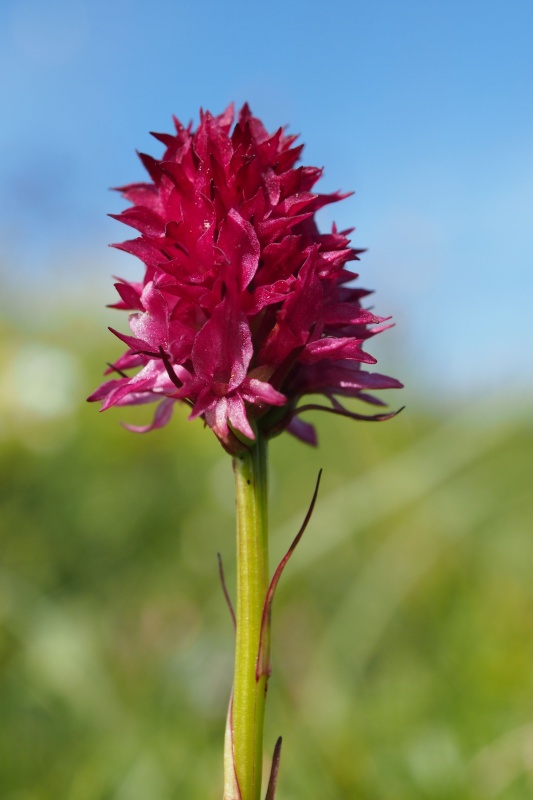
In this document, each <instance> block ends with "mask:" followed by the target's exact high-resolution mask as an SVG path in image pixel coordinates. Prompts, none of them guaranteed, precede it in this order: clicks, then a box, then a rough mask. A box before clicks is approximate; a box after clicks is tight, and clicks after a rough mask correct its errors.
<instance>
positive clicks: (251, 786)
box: [225, 435, 270, 800]
mask: <svg viewBox="0 0 533 800" xmlns="http://www.w3.org/2000/svg"><path fill="white" fill-rule="evenodd" d="M233 469H234V472H235V491H236V510H237V606H236V618H237V627H236V645H235V675H234V684H233V696H232V701H231V709H230V714H229V727H230V729H231V730H230V732H229V735H230V737H231V744H232V753H233V764H231V762H230V760H229V759H226V771H227V770H228V769H232V768H233V770H234V777H235V779H236V783H237V788H238V792H239V794H238V795H237V797H239V800H259V797H260V794H261V777H262V769H261V767H262V757H263V756H262V750H263V723H264V715H265V700H266V689H267V680H268V673H267V672H266V671H264V670H261V669H258V660H259V653H260V650H261V651H263V652H268V649H269V637H270V630H269V629H270V620H269V619H266V620H263V610H264V606H265V600H266V595H267V589H268V510H267V441H266V438H264V437H262V436H261V435H257V439H256V442H255V443H254V444H253V446H251V447H250V448H248V449H246V450H244V451H243V452H242V453H240V454H238V455H236V456H235V457H234V459H233ZM263 626H264V629H263V630H262V628H263ZM232 778H233V776H228V775H226V780H225V785H226V786H228V785H231V782H232ZM225 800H229V798H225Z"/></svg>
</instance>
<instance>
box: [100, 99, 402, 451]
mask: <svg viewBox="0 0 533 800" xmlns="http://www.w3.org/2000/svg"><path fill="white" fill-rule="evenodd" d="M174 122H175V126H176V135H171V134H154V135H155V137H156V138H157V139H159V140H160V141H161V142H163V144H164V145H165V147H166V151H165V153H164V156H163V158H162V159H161V160H160V161H157V160H155V159H153V158H151V157H150V156H146V155H141V160H142V162H143V164H144V166H145V167H146V169H147V171H148V173H149V175H150V178H151V181H150V182H149V183H136V184H131V185H129V186H125V187H123V188H122V189H120V191H121V192H122V194H123V196H124V197H125V198H126V199H127V200H129V201H130V202H131V203H132V204H133V205H132V207H131V208H129V209H127V210H126V211H124V212H123V213H122V214H119V215H118V216H116V219H118V220H120V221H121V222H124V223H126V224H127V225H130V226H131V227H133V228H135V229H136V230H138V231H139V232H140V234H141V235H140V237H139V238H137V239H133V240H130V241H127V242H124V243H123V244H120V245H116V246H117V247H119V248H120V249H122V250H125V251H126V252H128V253H132V254H133V255H135V256H137V257H138V258H140V259H141V261H142V262H143V263H144V265H145V268H146V272H145V276H144V280H143V282H142V283H130V282H128V281H122V280H121V281H120V282H119V283H117V284H115V286H116V288H117V291H118V293H119V295H120V301H119V302H117V303H116V304H115V306H114V307H115V308H121V309H129V310H132V311H133V312H134V313H133V314H131V316H130V328H131V332H132V334H133V336H126V335H124V334H122V333H118V332H117V331H113V333H115V334H116V336H118V337H119V338H120V339H122V341H124V342H125V343H126V344H127V346H128V350H127V351H126V353H125V354H124V355H123V356H122V357H121V358H119V359H118V361H117V362H116V363H115V364H113V365H112V367H111V368H110V369H109V370H108V372H114V373H115V374H117V375H118V376H119V377H118V378H114V379H112V380H109V381H107V382H106V383H104V384H103V385H102V386H101V387H100V388H99V389H98V390H97V391H96V392H95V393H94V394H93V395H91V397H90V398H89V400H102V401H103V403H102V410H103V409H106V408H109V406H113V405H118V406H123V405H137V404H140V403H148V402H152V401H157V400H159V401H161V402H160V404H159V406H158V408H157V410H156V413H155V417H154V420H153V422H152V424H151V425H149V426H146V427H143V428H134V427H133V426H129V427H130V428H131V429H133V430H137V431H140V432H144V431H147V430H152V429H153V428H158V427H161V426H162V425H164V424H165V423H166V422H168V420H169V418H170V415H171V413H172V408H173V405H174V402H175V401H177V400H181V401H184V402H186V403H188V404H189V405H190V406H191V408H192V411H191V415H190V418H191V419H194V418H196V417H201V418H202V419H204V421H205V423H206V424H207V425H209V427H210V428H212V429H213V431H214V433H215V434H216V435H217V436H218V438H219V439H220V441H221V443H222V444H223V446H224V447H225V448H226V449H227V450H229V451H230V452H235V451H237V450H238V449H239V448H240V447H242V444H241V441H242V440H243V437H244V439H245V440H246V439H254V438H255V434H254V428H257V429H259V430H261V431H262V432H263V433H265V434H266V435H273V434H274V433H277V432H278V431H280V430H282V429H284V428H287V429H288V430H289V431H291V432H292V433H293V434H295V435H296V436H298V437H299V438H301V439H303V440H305V441H307V442H310V443H314V442H315V432H314V428H313V427H312V426H311V425H309V424H308V423H304V422H303V421H302V420H301V419H300V418H299V414H300V413H301V412H302V411H304V410H306V409H309V408H317V407H319V408H324V409H325V410H328V411H332V412H333V413H339V414H344V415H346V416H350V417H355V418H365V419H385V418H387V417H389V416H391V415H390V414H376V415H374V416H372V417H361V415H358V414H353V413H351V412H349V411H348V410H347V409H345V408H344V407H343V406H342V405H341V403H340V401H339V399H338V398H339V397H357V398H359V399H361V400H364V401H365V402H368V403H373V404H377V405H383V403H382V401H380V400H377V399H376V398H375V397H373V396H371V395H369V394H368V393H367V391H368V390H375V389H389V388H396V387H400V386H401V384H400V383H399V382H398V381H397V380H395V379H394V378H388V377H386V376H384V375H379V374H377V373H369V372H366V371H365V370H363V369H361V364H374V363H375V359H374V358H372V356H370V355H368V354H367V353H365V352H364V351H363V349H362V345H363V343H364V342H365V340H366V339H368V338H369V337H370V336H373V335H374V334H376V333H378V332H379V331H381V330H383V329H384V328H385V327H388V326H386V325H385V326H383V325H381V324H380V323H383V322H384V319H383V318H382V317H376V316H375V315H374V314H373V313H371V312H370V311H367V310H365V309H364V308H363V307H362V306H361V300H362V299H363V298H364V297H365V296H366V295H367V294H369V292H367V291H366V290H364V289H358V288H353V286H352V282H353V280H354V278H356V277H357V275H355V274H354V273H352V272H350V271H349V270H348V269H347V267H346V265H347V263H348V262H349V261H354V260H358V254H359V253H360V252H362V251H361V250H354V249H353V248H351V247H349V239H348V238H347V235H348V234H349V233H350V232H351V231H341V232H338V231H337V229H336V228H335V226H333V229H332V231H331V233H329V234H321V233H320V232H319V230H318V228H317V226H316V223H315V219H314V215H315V213H316V212H317V211H318V210H319V209H320V208H322V207H323V206H325V205H326V204H328V203H333V202H336V201H337V200H341V199H343V198H344V197H347V195H343V194H340V193H338V192H335V193H333V194H329V195H324V194H316V193H314V192H313V191H312V189H313V186H314V185H315V183H316V182H317V180H318V179H319V177H320V175H321V173H322V170H320V169H317V168H316V167H298V168H295V166H294V165H295V163H296V162H297V161H298V159H299V156H300V153H301V151H302V146H297V147H295V146H293V145H294V141H295V139H296V138H297V137H295V136H287V135H286V134H285V133H284V131H283V129H282V128H280V129H279V130H278V131H276V133H274V134H273V135H270V134H269V133H267V131H266V130H265V128H264V127H263V125H262V123H261V122H260V121H259V120H258V119H256V118H255V117H253V116H252V114H251V112H250V109H249V108H248V106H247V105H245V106H244V108H243V109H242V110H241V112H240V114H239V118H238V121H237V123H236V125H235V126H234V127H233V130H232V125H233V108H232V107H230V108H228V109H227V110H226V111H225V112H224V114H222V115H220V116H218V117H213V116H212V115H211V114H210V113H209V112H205V113H203V112H200V125H199V126H198V129H197V130H196V131H192V129H191V125H189V127H188V128H184V127H183V126H182V125H181V123H180V122H179V121H178V120H176V119H175V120H174ZM376 326H377V327H376ZM139 367H140V370H139V371H138V372H137V373H136V374H135V375H133V376H132V377H130V376H129V375H128V374H127V371H128V370H130V369H134V368H139ZM307 394H322V395H325V396H326V398H327V399H328V400H329V402H330V406H316V405H307V406H305V405H304V406H300V407H298V406H297V404H298V402H299V400H300V398H301V397H302V396H304V395H307Z"/></svg>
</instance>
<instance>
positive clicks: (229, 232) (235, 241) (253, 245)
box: [217, 208, 260, 290]
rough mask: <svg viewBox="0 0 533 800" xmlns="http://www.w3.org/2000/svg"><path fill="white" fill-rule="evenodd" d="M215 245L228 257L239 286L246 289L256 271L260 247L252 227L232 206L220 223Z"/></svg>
mask: <svg viewBox="0 0 533 800" xmlns="http://www.w3.org/2000/svg"><path fill="white" fill-rule="evenodd" d="M217 247H219V248H220V250H222V252H223V253H224V254H225V256H226V258H227V259H228V261H229V268H230V269H231V270H234V271H235V279H236V282H237V285H238V286H239V288H240V289H241V290H243V289H246V287H247V286H248V284H249V283H250V281H251V280H252V278H253V277H254V275H255V273H256V271H257V266H258V264H259V250H260V248H259V242H258V240H257V236H256V233H255V231H254V229H253V227H252V226H251V225H250V223H249V222H246V221H245V220H244V219H243V218H242V217H241V215H240V214H239V213H238V212H237V211H235V209H233V208H232V209H230V211H228V216H227V217H226V219H225V220H224V222H223V223H222V227H221V229H220V234H219V237H218V241H217Z"/></svg>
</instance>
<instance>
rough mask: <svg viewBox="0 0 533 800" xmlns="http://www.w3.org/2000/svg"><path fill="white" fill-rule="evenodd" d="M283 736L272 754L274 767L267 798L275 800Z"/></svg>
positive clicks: (279, 738)
mask: <svg viewBox="0 0 533 800" xmlns="http://www.w3.org/2000/svg"><path fill="white" fill-rule="evenodd" d="M282 741H283V740H282V738H281V736H279V737H278V740H277V742H276V746H275V747H274V755H273V756H272V767H271V769H270V778H269V779H268V788H267V793H266V795H265V800H275V797H276V786H277V784H278V772H279V761H280V758H281V743H282Z"/></svg>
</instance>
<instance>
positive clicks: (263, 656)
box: [255, 470, 322, 681]
mask: <svg viewBox="0 0 533 800" xmlns="http://www.w3.org/2000/svg"><path fill="white" fill-rule="evenodd" d="M321 478H322V470H319V473H318V477H317V479H316V485H315V491H314V492H313V497H312V498H311V502H310V504H309V508H308V509H307V514H306V515H305V518H304V521H303V522H302V526H301V528H300V530H299V531H298V533H297V534H296V536H295V537H294V539H293V541H292V544H291V546H290V547H289V549H288V550H287V552H286V553H285V555H284V556H283V558H282V559H281V561H280V562H279V564H278V567H277V569H276V571H275V572H274V575H273V576H272V580H271V581H270V585H269V587H268V591H267V593H266V598H265V604H264V606H263V616H262V620H261V634H260V638H259V651H258V653H257V662H256V667H255V679H256V681H258V680H259V679H260V678H261V676H262V675H267V676H269V675H270V673H271V672H272V667H271V664H270V653H268V652H266V651H267V648H266V647H265V636H266V633H267V630H268V628H269V627H270V616H271V613H272V602H273V600H274V595H275V593H276V588H277V586H278V583H279V579H280V578H281V576H282V573H283V570H284V569H285V567H286V566H287V563H288V561H289V559H290V557H291V556H292V554H293V553H294V551H295V549H296V547H297V545H298V542H299V541H300V539H301V538H302V536H303V535H304V532H305V529H306V528H307V526H308V525H309V520H310V519H311V517H312V515H313V511H314V508H315V503H316V499H317V497H318V490H319V488H320V479H321Z"/></svg>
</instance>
